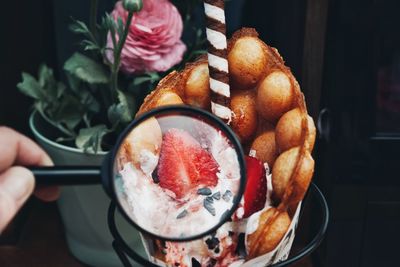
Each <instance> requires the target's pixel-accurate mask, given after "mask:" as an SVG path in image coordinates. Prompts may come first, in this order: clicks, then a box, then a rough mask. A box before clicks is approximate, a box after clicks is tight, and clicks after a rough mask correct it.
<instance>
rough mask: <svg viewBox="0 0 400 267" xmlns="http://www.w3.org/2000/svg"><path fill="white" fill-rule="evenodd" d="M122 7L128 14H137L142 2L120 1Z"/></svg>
mask: <svg viewBox="0 0 400 267" xmlns="http://www.w3.org/2000/svg"><path fill="white" fill-rule="evenodd" d="M122 6H123V7H124V9H125V10H126V11H128V12H139V11H140V10H142V8H143V0H122Z"/></svg>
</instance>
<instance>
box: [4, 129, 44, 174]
mask: <svg viewBox="0 0 400 267" xmlns="http://www.w3.org/2000/svg"><path fill="white" fill-rule="evenodd" d="M0 149H1V155H0V172H3V171H4V170H6V169H8V168H9V167H11V166H13V165H22V166H38V165H51V164H52V161H51V159H50V158H49V156H48V155H47V154H46V152H44V151H43V150H42V149H41V148H40V147H39V146H38V145H37V144H36V143H35V142H33V141H32V140H31V139H29V138H28V137H26V136H24V135H22V134H20V133H18V132H16V131H15V130H13V129H10V128H8V127H4V126H0Z"/></svg>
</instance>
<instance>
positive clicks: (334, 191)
mask: <svg viewBox="0 0 400 267" xmlns="http://www.w3.org/2000/svg"><path fill="white" fill-rule="evenodd" d="M100 3H101V5H100V9H101V10H111V8H112V6H113V1H100ZM2 6H3V14H2V16H1V17H0V36H1V40H2V41H1V42H0V64H1V65H0V84H1V86H0V92H1V93H0V125H8V126H10V127H13V128H15V129H17V130H18V131H21V132H23V133H25V134H26V135H30V136H32V133H30V131H29V126H28V117H29V114H30V112H31V105H32V102H31V100H30V99H28V98H27V97H25V96H23V95H22V94H21V93H19V91H18V90H17V88H16V84H17V83H18V82H19V81H20V80H21V72H22V71H26V72H28V73H36V72H37V69H38V66H39V64H40V63H42V62H46V63H47V64H48V65H49V66H50V67H53V68H54V69H55V71H56V75H59V74H60V73H59V72H58V73H57V70H60V69H61V66H62V64H63V62H64V61H65V59H66V58H67V57H69V56H70V55H71V54H72V52H73V51H74V50H76V46H75V45H76V42H77V40H76V37H74V36H73V35H72V34H71V33H70V32H69V31H68V27H67V25H68V24H69V23H70V21H71V20H70V17H71V16H72V17H74V18H79V19H83V20H85V18H86V20H87V18H88V13H89V1H82V0H70V1H50V0H36V1H7V2H4V3H3V4H2ZM227 10H228V11H227V13H228V14H229V15H228V25H229V29H228V31H229V32H230V33H232V32H233V31H234V30H236V29H238V28H240V27H242V26H246V27H254V28H256V29H257V31H258V32H259V33H260V37H261V39H263V40H264V41H265V42H266V43H268V44H269V45H271V46H274V47H276V48H277V49H278V50H279V52H280V53H281V55H282V56H283V58H284V59H285V61H286V64H287V66H289V67H290V68H291V69H292V71H293V73H294V75H295V76H296V78H297V79H298V81H299V83H300V86H301V88H302V90H303V92H304V94H305V96H306V101H307V105H308V108H309V112H310V114H311V115H312V116H313V118H314V120H315V121H316V122H318V123H317V124H318V130H319V137H318V142H317V146H316V149H315V150H314V156H315V158H316V174H315V176H314V181H315V183H316V184H318V185H319V186H320V188H321V189H322V191H323V192H324V194H325V196H326V197H327V199H328V203H329V206H330V210H331V221H330V225H329V231H328V234H327V236H326V238H325V241H324V243H323V244H322V246H321V248H320V249H319V250H318V251H317V253H314V254H313V257H312V258H311V259H309V260H308V261H307V263H304V265H302V266H363V267H364V266H366V267H367V266H398V265H399V263H398V262H397V257H396V253H397V248H398V242H399V240H400V229H399V228H398V226H399V225H400V175H399V169H400V153H398V151H399V147H400V35H399V32H398V31H399V28H400V17H399V15H398V14H399V11H400V2H399V1H398V0H247V1H246V0H231V1H229V2H228V4H227ZM99 13H101V12H99ZM60 78H62V77H60ZM34 205H35V203H33V204H32V203H30V205H28V206H27V207H26V208H25V210H24V211H23V212H22V213H21V214H20V215H19V217H18V219H17V220H16V223H15V225H14V226H13V228H14V231H10V232H9V233H8V235H6V237H4V236H3V237H2V239H0V265H1V266H3V265H2V264H1V262H2V260H1V259H2V258H3V259H5V257H9V256H10V255H11V256H13V257H21V255H28V256H27V257H35V255H36V256H37V257H43V259H42V260H38V259H36V261H35V260H34V261H32V262H33V263H32V264H33V265H29V266H47V265H41V264H43V262H45V261H46V260H45V259H44V258H46V257H49V258H54V259H53V260H52V261H51V260H49V262H52V265H48V266H75V265H76V266H81V265H80V264H79V263H77V262H75V261H74V260H73V259H70V258H69V255H68V252H67V251H66V248H65V244H64V245H62V238H63V237H62V232H60V229H61V227H60V226H57V225H56V226H54V225H53V226H51V227H49V228H46V227H44V226H41V225H40V224H41V223H40V221H39V223H38V222H37V221H35V220H39V219H38V217H43V216H44V218H46V220H47V219H48V220H50V221H53V220H54V221H55V222H57V223H59V220H58V219H57V214H56V213H55V214H53V212H52V211H53V210H56V208H55V206H54V205H53V204H50V205H49V206H48V207H49V209H48V210H45V211H43V210H42V211H40V212H42V213H40V214H32V206H34ZM46 216H48V217H46ZM308 216H309V217H310V218H308V220H310V221H312V218H313V216H316V215H315V214H313V213H312V210H311V212H310V214H309V215H308ZM32 218H33V219H32ZM32 221H34V222H36V226H35V227H39V228H35V229H39V232H38V233H36V236H35V237H34V238H33V237H32V238H31V239H32V240H30V241H29V240H28V241H27V240H23V241H21V233H22V234H23V233H24V231H28V230H27V229H32V228H29V227H33V226H32V225H31V224H32V223H31V224H30V222H32ZM27 225H28V226H27ZM27 227H28V228H27ZM307 227H308V228H312V227H315V226H313V225H312V224H311V223H310V225H308V226H306V228H307ZM40 231H42V232H40ZM310 231H311V230H310ZM307 233H308V230H307V231H305V233H304V234H301V236H303V235H307ZM52 235H53V236H52ZM35 238H39V239H41V241H40V242H39V243H38V242H37V241H34V240H36V239H35ZM302 238H305V239H307V236H305V237H302ZM59 240H61V241H59ZM19 242H22V244H23V245H22V246H21V245H18V244H20V243H19ZM29 242H30V243H29ZM35 242H36V243H35ZM52 242H53V243H52ZM60 242H61V243H60ZM16 244H17V245H18V246H17V247H18V249H15V248H14V250H13V246H14V247H15V245H16ZM32 244H35V246H36V247H37V248H36V249H33V250H32V252H31V254H24V251H23V249H24V246H25V247H32ZM46 244H55V245H56V246H59V247H57V249H56V248H54V247H53V248H52V250H51V251H52V253H51V254H52V255H49V254H48V253H46V250H47V249H49V248H48V245H46ZM63 249H64V250H63ZM16 250H17V252H15V251H16ZM53 250H54V253H53ZM46 254H47V255H46ZM11 256H10V257H11ZM60 259H63V260H62V262H60ZM35 262H36V263H37V264H35ZM5 266H8V265H5ZM10 266H14V265H10ZM15 266H25V265H15Z"/></svg>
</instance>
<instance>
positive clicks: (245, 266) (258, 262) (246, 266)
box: [142, 166, 301, 267]
mask: <svg viewBox="0 0 400 267" xmlns="http://www.w3.org/2000/svg"><path fill="white" fill-rule="evenodd" d="M266 168H268V167H267V166H266ZM267 170H268V169H267ZM267 184H268V191H267V201H266V208H268V207H271V205H270V204H271V203H272V202H271V195H272V191H273V188H272V182H271V175H268V176H267ZM300 210H301V202H300V203H299V204H298V206H297V209H296V212H295V214H294V216H293V218H292V222H291V223H290V227H289V229H288V231H287V232H286V234H285V235H284V237H283V238H282V240H281V242H280V243H279V244H278V245H277V246H276V248H275V249H274V250H272V251H271V252H269V253H266V254H264V255H261V256H259V257H257V258H254V259H251V260H249V261H246V262H244V260H241V261H236V262H235V263H233V264H231V265H229V267H264V266H269V265H272V264H274V263H278V262H281V261H284V260H286V259H287V258H288V257H289V253H290V250H291V248H292V244H293V241H294V238H295V230H296V228H297V225H298V221H299V216H300ZM142 242H143V245H144V248H145V251H146V254H147V257H148V259H149V261H150V262H152V263H154V264H157V265H159V266H172V265H167V264H166V263H165V262H163V261H161V260H159V259H157V258H156V257H155V254H156V249H157V248H155V247H154V242H153V239H151V238H147V237H145V236H143V235H142Z"/></svg>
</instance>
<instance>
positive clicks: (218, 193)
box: [212, 192, 221, 200]
mask: <svg viewBox="0 0 400 267" xmlns="http://www.w3.org/2000/svg"><path fill="white" fill-rule="evenodd" d="M212 198H213V199H216V200H220V199H221V192H217V193H214V194H213V195H212Z"/></svg>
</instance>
